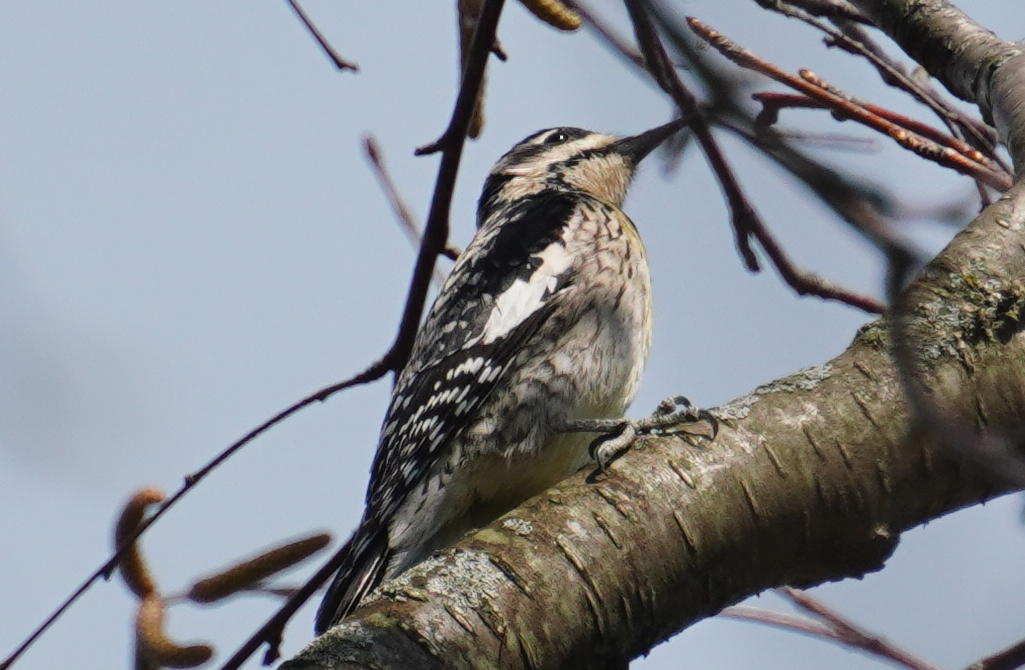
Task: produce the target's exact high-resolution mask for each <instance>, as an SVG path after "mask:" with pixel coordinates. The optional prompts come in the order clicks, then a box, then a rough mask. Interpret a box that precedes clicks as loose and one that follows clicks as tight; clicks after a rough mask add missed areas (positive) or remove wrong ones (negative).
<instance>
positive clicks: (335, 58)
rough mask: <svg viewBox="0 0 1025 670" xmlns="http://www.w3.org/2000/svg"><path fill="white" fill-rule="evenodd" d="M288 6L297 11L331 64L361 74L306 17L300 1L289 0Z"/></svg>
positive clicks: (357, 67) (356, 66)
mask: <svg viewBox="0 0 1025 670" xmlns="http://www.w3.org/2000/svg"><path fill="white" fill-rule="evenodd" d="M288 4H289V5H291V6H292V9H293V10H295V13H296V14H297V15H298V16H299V20H300V21H302V22H303V25H304V26H306V30H308V31H310V35H312V36H313V39H315V40H316V41H317V44H319V45H320V48H321V49H323V51H324V53H325V54H326V55H327V57H328V58H330V59H331V62H332V63H334V66H335V67H336V68H338V69H339V70H352V71H353V72H359V66H358V65H356V64H355V63H353V62H350V61H347V60H345V59H344V58H342V57H341V56H339V55H338V52H336V51H335V50H334V48H333V47H332V46H331V44H330V43H329V42H328V41H327V40H326V39H325V38H324V36H323V35H321V33H320V31H319V30H317V26H315V25H314V24H313V21H311V20H310V17H309V16H307V15H306V12H304V11H303V8H302V7H300V6H299V2H298V0H288Z"/></svg>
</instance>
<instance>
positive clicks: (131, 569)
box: [114, 489, 164, 599]
mask: <svg viewBox="0 0 1025 670" xmlns="http://www.w3.org/2000/svg"><path fill="white" fill-rule="evenodd" d="M163 500H164V494H163V493H161V492H160V491H157V490H156V489H142V490H141V491H138V492H137V493H136V494H135V495H133V496H132V499H131V500H129V501H128V502H127V503H126V504H125V507H124V509H123V510H121V516H120V517H119V518H118V520H117V525H116V526H115V527H114V549H115V550H117V549H120V548H121V547H122V546H124V545H125V543H126V542H127V540H128V538H129V537H131V535H132V533H134V532H135V529H136V528H138V527H139V524H140V523H142V519H143V517H144V516H145V515H146V508H147V507H149V506H150V505H154V504H156V503H159V502H162V501H163ZM118 567H119V568H120V569H121V577H122V578H123V579H124V581H125V584H126V585H127V586H128V588H129V590H131V592H132V593H134V594H135V595H136V596H138V597H139V598H140V599H142V598H149V597H150V596H152V595H155V594H156V592H157V587H156V583H155V582H154V581H153V576H152V575H151V574H150V571H149V569H148V568H147V567H146V562H145V561H144V560H143V558H142V552H141V551H140V550H139V544H138V542H132V543H131V544H130V545H128V548H127V549H125V552H124V553H123V554H122V555H121V559H120V560H119V561H118Z"/></svg>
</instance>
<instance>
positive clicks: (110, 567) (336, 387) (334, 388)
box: [0, 359, 389, 670]
mask: <svg viewBox="0 0 1025 670" xmlns="http://www.w3.org/2000/svg"><path fill="white" fill-rule="evenodd" d="M388 371H389V368H388V367H387V366H386V365H384V363H383V359H382V361H378V362H377V363H374V364H373V365H371V366H370V367H369V368H367V369H366V370H364V371H363V372H361V373H359V374H358V375H356V376H355V377H352V378H350V379H347V380H345V381H343V382H340V383H338V384H332V385H331V386H327V387H324V388H322V389H321V390H319V391H317V392H316V393H314V394H312V395H309V396H307V397H305V398H303V399H302V400H300V401H299V402H297V403H295V404H294V405H292V406H291V407H289V408H287V409H285V410H282V411H281V412H279V413H277V414H275V415H274V416H273V417H271V418H270V419H268V420H267V421H264V422H263V423H262V424H260V425H259V426H257V427H256V428H254V429H253V430H251V431H249V432H248V433H246V435H244V436H243V437H242V438H240V439H239V440H238V441H236V442H235V443H233V444H232V445H231V446H229V447H228V448H227V449H225V450H224V451H222V452H221V453H220V454H218V455H217V456H216V457H214V458H213V460H211V461H210V462H209V463H207V464H206V465H205V466H203V467H202V468H200V469H199V470H197V471H196V472H194V473H192V474H189V475H186V476H185V482H184V483H183V484H182V486H181V488H179V489H178V490H177V491H176V492H175V493H174V495H172V496H171V497H170V498H168V499H167V500H166V501H165V502H164V503H163V504H162V505H160V506H159V507H158V508H157V509H156V511H155V512H154V513H153V514H152V515H151V516H150V517H148V518H147V519H146V520H144V521H143V522H142V523H141V524H139V526H138V527H137V528H136V529H135V531H134V532H133V533H130V534H129V535H127V536H126V537H125V540H124V543H123V544H122V545H121V548H120V549H118V550H117V551H115V552H114V554H113V555H112V556H111V557H110V558H109V559H107V562H106V563H104V564H103V565H101V566H100V567H99V568H98V569H97V570H96V571H95V572H93V574H91V575H90V576H89V577H87V578H86V580H85V581H84V582H82V584H81V585H80V586H79V587H78V588H77V589H75V591H74V592H73V593H72V594H71V595H69V596H68V597H67V598H66V599H65V600H64V602H63V603H61V605H60V606H59V607H57V609H56V610H54V611H53V613H52V614H50V616H49V617H47V618H46V620H45V621H44V622H43V623H42V624H40V626H39V627H38V628H36V630H35V631H33V632H32V634H31V635H29V636H28V638H27V639H26V640H25V641H24V642H22V643H21V645H19V646H18V648H17V649H15V650H14V652H12V653H11V655H10V656H8V657H7V658H6V659H4V660H3V661H2V662H0V670H7V668H10V667H11V665H13V664H14V662H15V661H16V660H18V658H19V657H20V656H21V655H22V654H23V653H24V652H25V650H27V649H28V648H29V647H30V646H31V645H32V644H33V643H34V642H35V641H36V640H37V639H38V638H39V636H40V635H42V634H43V633H44V632H46V630H47V629H48V628H49V627H50V626H51V625H53V623H54V622H55V621H56V620H57V619H58V618H60V616H61V615H62V614H64V612H65V611H66V610H67V609H68V608H69V607H71V605H72V604H73V603H74V602H75V601H76V600H78V599H79V598H80V597H81V596H82V594H83V593H85V592H86V591H87V590H88V589H89V587H91V586H92V585H93V584H94V583H95V582H97V581H98V580H100V579H101V578H107V577H109V576H110V574H111V573H112V572H113V571H114V569H115V568H116V567H117V564H118V562H119V561H120V560H121V557H122V556H123V555H124V553H125V552H126V551H128V550H129V548H130V547H131V546H132V544H133V543H134V542H135V541H136V540H138V539H139V537H140V536H141V535H142V534H143V533H145V532H146V530H147V529H148V528H149V527H150V526H152V525H153V524H154V523H156V521H157V520H158V519H159V518H160V517H162V516H163V515H164V514H165V513H166V512H167V511H168V510H169V509H171V507H173V506H174V505H175V504H176V503H177V502H178V501H179V500H181V499H182V497H184V496H185V494H186V493H188V492H189V491H190V490H192V489H193V488H194V487H195V486H196V485H197V484H198V483H199V482H201V481H202V480H203V479H204V478H205V477H206V476H207V475H208V474H210V472H212V471H213V470H214V469H215V468H217V466H219V465H220V464H221V463H223V462H224V461H226V460H227V459H228V458H230V457H231V456H232V455H234V454H235V452H237V451H238V450H239V449H241V448H242V447H244V446H245V445H246V444H248V443H249V442H251V441H252V440H253V439H254V438H256V437H257V436H258V435H261V434H262V433H264V432H266V431H267V430H268V429H269V428H271V427H272V426H274V425H276V424H278V423H280V422H281V421H283V420H285V419H287V418H288V417H290V416H291V415H293V414H295V413H296V412H298V411H299V410H301V409H302V408H304V407H306V406H307V405H311V404H313V403H314V402H318V401H323V400H326V399H327V398H328V397H329V396H331V395H333V394H335V393H337V392H338V391H341V390H343V389H347V388H350V387H352V386H357V385H359V384H366V383H367V382H371V381H374V380H375V379H379V378H381V377H383V376H384V375H385V373H387V372H388Z"/></svg>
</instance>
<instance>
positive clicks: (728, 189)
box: [626, 0, 883, 314]
mask: <svg viewBox="0 0 1025 670" xmlns="http://www.w3.org/2000/svg"><path fill="white" fill-rule="evenodd" d="M626 6H627V11H628V12H629V13H630V18H631V21H632V22H633V24H634V31H635V34H636V36H637V42H638V44H639V45H640V49H641V53H643V54H644V58H645V62H646V63H647V68H646V69H647V70H648V72H649V73H651V76H652V77H653V78H654V79H655V81H656V82H657V83H658V84H659V86H660V87H661V88H662V89H663V90H664V91H665V92H666V93H668V94H669V95H670V96H671V97H672V98H673V100H674V101H675V102H676V104H677V106H678V107H679V108H680V111H681V112H682V114H683V115H684V116H685V117H688V118H689V119H690V124H691V128H692V130H693V131H694V135H695V137H697V139H698V142H699V143H700V145H701V148H702V149H703V150H704V152H705V156H706V157H707V158H708V162H709V163H710V164H711V166H712V170H713V172H714V173H715V175H716V177H717V178H718V179H719V183H720V185H721V186H722V189H723V192H724V193H725V195H726V200H727V203H728V204H729V207H730V211H731V221H732V223H733V230H734V238H735V239H736V242H737V248H738V249H739V251H740V253H741V256H742V257H743V259H744V262H745V264H746V265H747V268H748V269H749V270H751V271H753V272H757V271H758V270H759V269H760V267H759V264H758V260H757V257H756V256H755V254H754V250H753V249H752V248H751V245H750V239H751V238H754V239H756V240H757V241H758V242H759V244H761V246H762V248H763V249H765V252H766V253H767V254H768V255H769V258H770V259H771V260H772V262H773V264H774V265H775V266H776V268H777V270H778V271H779V272H780V275H781V276H782V277H783V278H784V280H785V281H786V282H787V284H788V285H789V286H790V287H791V288H793V289H794V290H795V291H797V292H798V294H801V295H805V294H809V295H815V296H818V297H821V298H825V299H829V300H837V301H839V302H843V303H845V304H848V305H851V306H854V307H857V308H859V309H862V310H865V311H867V312H870V313H874V314H879V313H882V311H883V305H882V304H881V303H880V302H879V301H877V300H875V299H873V298H870V297H867V296H862V295H859V294H856V293H853V292H851V291H848V290H847V289H844V288H842V287H840V286H837V285H835V284H833V283H831V282H828V281H826V280H824V279H822V278H820V277H817V276H815V275H812V274H810V273H807V272H805V271H803V270H799V269H798V268H796V267H795V266H794V265H793V263H791V262H790V260H789V258H788V257H787V256H786V254H785V253H784V252H783V250H782V248H781V247H780V246H779V244H778V243H777V242H776V240H775V238H773V236H772V235H771V234H770V233H769V231H768V229H767V228H766V227H765V224H764V223H763V222H762V220H761V218H760V217H759V216H758V214H757V213H756V212H755V210H754V207H753V206H752V205H751V203H750V202H749V201H748V199H747V196H746V195H745V194H744V192H743V189H742V188H741V186H740V182H739V181H738V180H737V177H736V175H735V174H734V172H733V170H732V168H731V167H730V166H729V164H728V162H727V161H726V157H725V155H724V154H723V153H722V150H721V149H720V148H719V145H718V143H717V142H716V141H715V138H714V137H713V136H712V133H711V129H710V127H709V126H708V123H707V122H706V121H705V119H704V118H703V117H702V115H701V112H700V110H699V108H698V104H697V99H696V98H695V97H694V95H693V94H692V93H691V92H690V91H689V90H688V89H687V88H686V87H685V86H684V84H683V82H682V81H681V80H680V78H679V77H678V76H677V74H676V71H675V70H674V69H673V68H672V66H671V64H670V61H669V57H668V55H667V54H666V51H665V47H663V45H662V42H661V40H660V39H659V37H658V34H657V33H656V32H655V28H654V26H653V25H652V22H651V17H650V16H649V15H648V12H647V8H646V6H645V4H644V2H643V0H627V2H626Z"/></svg>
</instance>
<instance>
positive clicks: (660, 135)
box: [612, 118, 687, 165]
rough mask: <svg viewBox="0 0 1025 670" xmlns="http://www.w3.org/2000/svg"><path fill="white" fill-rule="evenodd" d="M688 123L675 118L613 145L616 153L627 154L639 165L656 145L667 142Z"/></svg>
mask: <svg viewBox="0 0 1025 670" xmlns="http://www.w3.org/2000/svg"><path fill="white" fill-rule="evenodd" d="M686 125H687V122H686V121H685V120H684V119H682V118H681V119H675V120H673V121H670V122H669V123H667V124H665V125H664V126H659V127H658V128H652V129H651V130H646V131H645V132H643V133H641V134H640V135H634V136H632V137H624V138H623V139H621V140H618V141H617V142H616V143H615V144H613V145H612V146H613V148H614V150H615V151H616V153H618V154H620V155H622V156H626V157H627V158H629V159H630V161H631V162H632V163H633V164H634V165H637V164H639V163H640V162H641V161H642V160H643V159H644V157H645V156H647V155H648V154H650V153H651V152H652V151H653V150H654V149H655V147H657V146H658V145H660V144H662V143H663V142H665V141H666V140H667V139H669V138H670V137H671V136H672V135H673V134H674V133H676V132H677V131H678V130H680V129H681V128H683V127H684V126H686Z"/></svg>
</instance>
